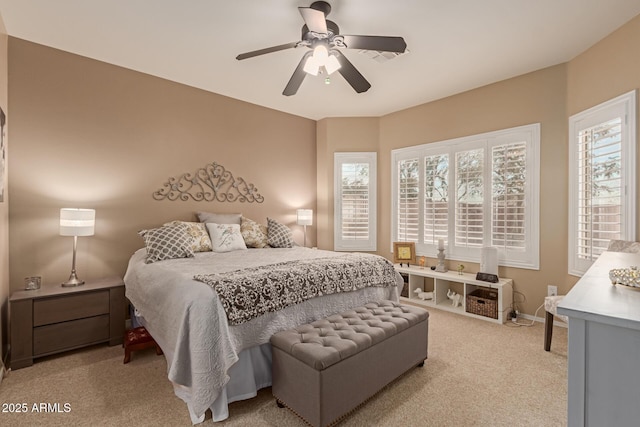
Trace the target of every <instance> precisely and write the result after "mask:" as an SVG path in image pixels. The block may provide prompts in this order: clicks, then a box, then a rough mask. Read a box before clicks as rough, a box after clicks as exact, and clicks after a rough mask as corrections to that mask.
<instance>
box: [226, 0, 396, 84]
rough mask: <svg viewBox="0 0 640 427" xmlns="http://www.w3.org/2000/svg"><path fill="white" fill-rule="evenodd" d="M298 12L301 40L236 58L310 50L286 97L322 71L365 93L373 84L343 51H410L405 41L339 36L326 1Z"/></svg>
mask: <svg viewBox="0 0 640 427" xmlns="http://www.w3.org/2000/svg"><path fill="white" fill-rule="evenodd" d="M298 10H299V11H300V15H302V19H304V22H305V24H304V25H303V26H302V40H300V41H297V42H292V43H286V44H281V45H278V46H272V47H268V48H265V49H260V50H254V51H251V52H246V53H242V54H240V55H238V56H236V59H237V60H239V61H240V60H243V59H247V58H253V57H254V56H259V55H264V54H267V53H272V52H278V51H280V50H285V49H290V48H296V47H302V46H304V47H307V48H309V49H311V50H309V51H308V52H306V53H305V54H304V56H303V57H302V59H301V60H300V63H299V64H298V67H297V68H296V69H295V71H294V72H293V75H292V76H291V79H289V83H287V86H286V87H285V88H284V91H283V92H282V94H283V95H286V96H291V95H295V93H296V92H297V91H298V88H299V87H300V85H301V84H302V81H303V80H304V78H305V77H306V75H307V74H311V75H314V76H316V75H318V73H321V72H323V70H324V72H325V73H326V74H327V75H330V74H332V73H333V72H335V71H338V72H339V73H340V74H341V75H342V77H344V78H345V80H346V81H347V82H348V83H349V84H350V85H351V87H353V89H354V90H355V91H356V92H358V93H362V92H366V91H367V90H369V88H370V87H371V84H370V83H369V82H368V81H367V79H365V78H364V76H363V75H362V74H360V72H359V71H358V70H357V69H356V67H354V66H353V64H352V63H351V62H350V61H349V60H348V59H347V57H346V56H344V55H343V54H342V52H341V51H340V49H361V50H375V51H381V52H395V53H403V52H404V51H405V49H406V48H407V44H406V43H405V41H404V39H403V38H402V37H386V36H348V35H342V34H340V29H339V28H338V25H337V24H336V23H335V22H333V21H329V20H328V19H326V17H327V15H329V12H331V5H330V4H329V3H327V2H325V1H316V2H313V3H311V6H310V7H299V8H298Z"/></svg>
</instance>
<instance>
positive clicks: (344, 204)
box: [333, 153, 377, 251]
mask: <svg viewBox="0 0 640 427" xmlns="http://www.w3.org/2000/svg"><path fill="white" fill-rule="evenodd" d="M376 162H377V154H376V153H335V154H334V200H335V204H334V220H335V226H334V235H333V237H334V242H333V246H334V250H336V251H375V250H376V249H377V247H376V246H377V240H376V180H377V177H376V168H377V166H376Z"/></svg>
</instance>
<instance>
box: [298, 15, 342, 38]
mask: <svg viewBox="0 0 640 427" xmlns="http://www.w3.org/2000/svg"><path fill="white" fill-rule="evenodd" d="M338 34H340V27H338V24H336V23H335V22H333V21H329V20H328V19H327V37H326V38H328V39H331V38H332V37H333V36H336V35H338ZM317 38H318V36H317V34H316V33H313V32H310V31H309V27H307V24H305V25H303V26H302V40H313V39H317Z"/></svg>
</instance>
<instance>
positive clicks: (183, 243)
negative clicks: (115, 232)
mask: <svg viewBox="0 0 640 427" xmlns="http://www.w3.org/2000/svg"><path fill="white" fill-rule="evenodd" d="M138 234H139V235H140V236H142V238H143V239H144V244H145V246H146V247H147V259H146V260H145V262H146V263H147V264H150V263H152V262H156V261H163V260H166V259H174V258H193V248H192V244H193V238H192V237H191V236H190V235H189V232H188V231H187V227H186V226H185V225H172V226H170V227H164V226H163V227H160V228H153V229H151V230H141V231H139V232H138Z"/></svg>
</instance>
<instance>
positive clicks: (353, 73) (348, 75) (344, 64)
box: [332, 51, 371, 93]
mask: <svg viewBox="0 0 640 427" xmlns="http://www.w3.org/2000/svg"><path fill="white" fill-rule="evenodd" d="M332 52H333V53H334V54H335V55H336V57H337V58H338V61H339V62H340V65H341V67H340V69H339V70H338V72H339V73H340V74H342V77H344V79H345V80H346V81H347V83H349V84H350V85H351V87H352V88H353V89H354V90H355V91H356V92H358V93H362V92H366V91H368V90H369V88H370V87H371V83H369V82H368V81H367V79H365V78H364V76H363V75H362V74H360V71H358V70H357V69H356V67H354V66H353V64H352V63H351V61H349V60H348V59H347V57H346V56H344V55H343V54H341V53H340V52H338V51H332Z"/></svg>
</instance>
